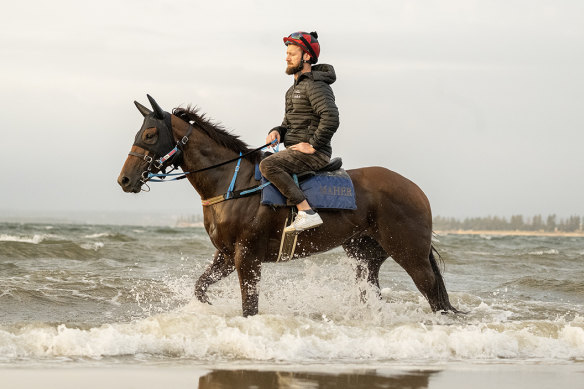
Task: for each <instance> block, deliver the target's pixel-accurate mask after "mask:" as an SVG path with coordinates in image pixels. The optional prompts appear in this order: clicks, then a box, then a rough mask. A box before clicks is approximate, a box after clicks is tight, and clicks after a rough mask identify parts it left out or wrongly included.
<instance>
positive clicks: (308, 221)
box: [284, 211, 322, 232]
mask: <svg viewBox="0 0 584 389" xmlns="http://www.w3.org/2000/svg"><path fill="white" fill-rule="evenodd" d="M321 224H322V219H321V218H320V216H319V214H318V213H316V212H315V213H314V215H309V214H307V213H306V212H304V211H298V215H297V216H296V219H294V222H293V223H292V224H290V225H289V226H288V227H286V228H285V229H284V232H300V231H304V230H308V229H310V228H314V227H318V226H320V225H321Z"/></svg>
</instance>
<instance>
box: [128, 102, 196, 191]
mask: <svg viewBox="0 0 584 389" xmlns="http://www.w3.org/2000/svg"><path fill="white" fill-rule="evenodd" d="M170 118H171V115H170V114H169V113H167V112H164V118H163V119H162V120H160V119H157V118H156V117H154V115H152V117H150V115H149V116H148V117H146V119H145V121H144V124H143V125H142V128H141V129H140V131H138V133H137V134H136V138H135V139H134V144H133V145H134V146H137V147H139V148H141V149H143V150H145V151H146V153H144V154H140V153H137V152H135V151H130V152H129V153H128V155H132V156H134V157H138V158H140V159H143V160H144V161H146V163H148V166H147V168H146V170H144V171H143V172H142V174H141V175H140V182H141V183H142V184H143V185H146V187H148V191H149V190H150V187H149V186H148V184H146V183H147V182H148V181H150V180H151V178H152V177H153V176H154V174H155V173H153V171H162V173H163V174H161V175H158V176H161V177H162V178H164V177H165V176H166V175H167V174H168V173H166V169H167V168H169V167H171V170H170V172H172V171H174V170H176V169H177V168H178V167H179V165H180V164H181V163H182V161H183V147H184V146H185V145H186V144H187V142H188V141H189V137H190V136H191V134H192V132H193V125H192V124H191V123H189V129H188V130H187V133H186V134H185V136H183V137H182V138H181V139H179V140H178V141H175V138H174V134H173V132H172V123H171V119H170ZM161 123H162V124H163V125H160V124H161ZM151 127H156V128H157V129H158V131H159V140H158V141H157V142H156V144H154V145H150V144H147V143H146V142H144V141H143V139H142V135H143V133H144V131H145V130H146V129H148V128H151ZM173 146H174V147H173ZM171 147H173V148H172V149H171V150H170V151H168V152H166V153H165V150H168V149H169V148H171ZM142 190H144V189H142Z"/></svg>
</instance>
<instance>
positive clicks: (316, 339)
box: [0, 302, 584, 362]
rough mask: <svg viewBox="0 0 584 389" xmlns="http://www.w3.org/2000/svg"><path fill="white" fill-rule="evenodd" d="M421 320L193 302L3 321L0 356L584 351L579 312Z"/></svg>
mask: <svg viewBox="0 0 584 389" xmlns="http://www.w3.org/2000/svg"><path fill="white" fill-rule="evenodd" d="M426 320H430V322H429V323H423V322H422V323H420V322H415V321H414V322H406V323H398V324H395V325H392V326H385V327H384V326H371V325H367V323H361V324H360V325H356V324H350V323H342V322H340V323H337V322H335V321H334V320H331V319H329V318H327V317H326V316H322V317H320V318H307V317H290V316H286V315H279V314H263V315H258V316H255V317H251V318H243V317H240V316H238V315H237V314H234V312H226V311H225V310H224V309H222V308H220V307H211V306H208V305H204V304H201V303H198V302H196V303H191V304H189V305H187V306H186V307H184V308H182V309H180V310H177V311H175V312H171V313H165V314H161V315H156V316H152V317H149V318H146V319H142V320H137V321H134V322H130V323H114V324H106V325H102V326H99V327H94V328H89V329H83V328H74V327H69V326H67V325H63V324H61V325H57V326H49V325H39V324H29V325H26V326H24V327H22V328H12V329H10V328H3V329H0V360H2V359H8V360H10V359H14V358H45V357H69V358H103V357H118V356H128V355H135V356H140V355H148V356H152V357H164V358H189V359H192V358H195V359H198V360H207V361H217V360H256V361H287V362H310V361H316V360H327V361H357V360H364V359H365V360H370V361H373V360H376V361H392V360H399V361H404V360H417V361H420V360H426V361H430V360H431V361H434V360H440V361H456V360H462V359H464V360H482V361H485V360H487V361H492V360H501V359H505V360H507V359H515V358H519V359H531V360H533V359H539V360H542V361H548V360H552V359H553V360H558V359H561V360H574V359H582V358H584V320H582V319H581V318H576V319H574V320H573V321H572V322H566V321H565V320H563V319H558V320H556V321H542V322H523V323H516V322H509V323H474V324H465V323H457V322H456V321H452V322H450V323H444V324H441V323H434V322H433V321H434V319H433V318H431V317H427V318H426Z"/></svg>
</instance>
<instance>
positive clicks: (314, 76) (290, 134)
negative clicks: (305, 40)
mask: <svg viewBox="0 0 584 389" xmlns="http://www.w3.org/2000/svg"><path fill="white" fill-rule="evenodd" d="M336 79H337V76H336V74H335V69H334V68H333V67H332V66H331V65H326V64H321V65H314V66H312V71H311V72H308V73H302V74H301V75H300V76H299V77H298V79H297V80H295V81H294V85H292V86H291V87H290V89H288V91H287V92H286V114H285V115H284V121H283V122H282V125H281V126H279V127H275V128H273V129H272V130H270V132H271V131H274V130H276V131H278V132H279V133H280V137H281V139H283V142H284V145H285V146H286V147H289V146H292V145H295V144H297V143H301V142H308V143H310V144H311V145H312V147H314V148H315V149H316V150H317V151H320V152H322V153H324V154H326V155H328V156H329V157H330V156H331V154H332V148H331V138H332V136H333V134H334V133H335V131H336V130H337V128H338V127H339V110H338V109H337V105H336V104H335V95H334V94H333V90H332V89H331V87H330V84H332V83H333V82H335V80H336Z"/></svg>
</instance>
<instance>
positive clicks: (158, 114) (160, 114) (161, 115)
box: [146, 95, 164, 119]
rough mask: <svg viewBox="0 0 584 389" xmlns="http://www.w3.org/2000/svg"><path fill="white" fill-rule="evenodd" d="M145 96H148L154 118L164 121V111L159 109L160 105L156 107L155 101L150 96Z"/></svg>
mask: <svg viewBox="0 0 584 389" xmlns="http://www.w3.org/2000/svg"><path fill="white" fill-rule="evenodd" d="M146 96H148V100H149V101H150V105H151V106H152V109H154V116H156V117H157V118H158V119H164V111H163V110H162V108H160V105H158V103H157V102H156V100H154V99H153V98H152V96H150V95H146Z"/></svg>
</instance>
